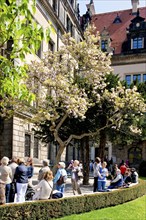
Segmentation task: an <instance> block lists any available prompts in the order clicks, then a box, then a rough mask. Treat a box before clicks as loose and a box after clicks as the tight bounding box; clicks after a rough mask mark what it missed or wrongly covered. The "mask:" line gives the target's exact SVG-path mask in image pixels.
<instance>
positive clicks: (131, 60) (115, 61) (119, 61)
mask: <svg viewBox="0 0 146 220" xmlns="http://www.w3.org/2000/svg"><path fill="white" fill-rule="evenodd" d="M111 62H112V66H118V65H127V64H139V63H146V53H142V54H132V55H113V56H112V59H111Z"/></svg>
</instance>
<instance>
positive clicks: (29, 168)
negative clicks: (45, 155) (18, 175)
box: [27, 166, 34, 178]
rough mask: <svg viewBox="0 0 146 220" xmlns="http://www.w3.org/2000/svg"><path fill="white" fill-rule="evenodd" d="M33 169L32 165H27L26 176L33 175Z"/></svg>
mask: <svg viewBox="0 0 146 220" xmlns="http://www.w3.org/2000/svg"><path fill="white" fill-rule="evenodd" d="M33 171H34V168H33V166H28V167H27V176H28V178H31V177H32V176H33Z"/></svg>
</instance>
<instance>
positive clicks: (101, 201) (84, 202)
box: [0, 180, 146, 220]
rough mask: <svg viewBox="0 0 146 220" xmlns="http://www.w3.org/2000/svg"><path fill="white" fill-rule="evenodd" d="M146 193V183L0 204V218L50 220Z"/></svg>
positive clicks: (10, 219) (8, 219)
mask: <svg viewBox="0 0 146 220" xmlns="http://www.w3.org/2000/svg"><path fill="white" fill-rule="evenodd" d="M145 193H146V183H145V181H143V180H140V182H139V184H137V185H135V186H132V187H130V188H125V189H118V190H115V191H112V192H104V193H94V194H87V195H83V196H73V197H68V198H67V197H66V198H62V199H53V200H45V201H33V202H25V203H21V204H15V203H13V204H6V205H2V206H0V220H48V219H51V218H59V217H62V216H67V215H71V214H77V213H84V212H88V211H91V210H95V209H101V208H105V207H109V206H115V205H118V204H122V203H125V202H128V201H130V200H134V199H136V198H138V197H140V196H143V195H144V194H145Z"/></svg>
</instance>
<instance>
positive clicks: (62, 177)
mask: <svg viewBox="0 0 146 220" xmlns="http://www.w3.org/2000/svg"><path fill="white" fill-rule="evenodd" d="M57 167H58V170H57V173H56V175H55V177H54V180H53V182H54V184H56V190H58V191H60V192H61V193H62V194H63V193H64V190H65V183H66V180H67V172H66V170H65V163H64V162H59V163H58V165H57Z"/></svg>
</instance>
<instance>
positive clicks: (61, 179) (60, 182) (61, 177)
mask: <svg viewBox="0 0 146 220" xmlns="http://www.w3.org/2000/svg"><path fill="white" fill-rule="evenodd" d="M66 179H67V177H66V176H62V175H61V176H60V177H59V179H58V180H57V185H58V186H60V185H62V184H63V183H66Z"/></svg>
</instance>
